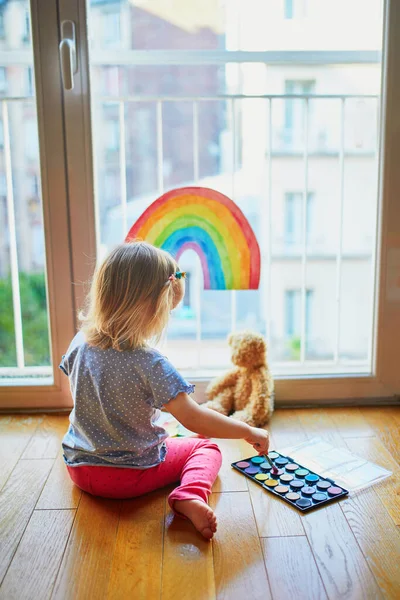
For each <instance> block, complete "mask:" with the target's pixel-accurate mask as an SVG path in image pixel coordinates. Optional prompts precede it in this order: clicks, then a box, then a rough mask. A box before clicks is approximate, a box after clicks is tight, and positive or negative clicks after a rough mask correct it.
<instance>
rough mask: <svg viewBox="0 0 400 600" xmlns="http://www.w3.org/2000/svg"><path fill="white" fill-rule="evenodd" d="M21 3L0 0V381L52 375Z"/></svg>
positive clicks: (26, 15)
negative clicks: (1, 0) (0, 0)
mask: <svg viewBox="0 0 400 600" xmlns="http://www.w3.org/2000/svg"><path fill="white" fill-rule="evenodd" d="M29 10H30V9H29V2H28V0H26V1H21V2H2V3H1V4H0V382H1V383H2V384H4V385H9V384H12V383H19V384H24V383H27V384H28V383H31V382H32V378H35V379H36V378H39V379H40V380H41V383H44V382H45V383H50V382H51V381H52V369H51V360H50V344H49V325H48V313H47V292H46V278H45V250H44V230H43V213H42V199H41V185H40V164H39V143H38V129H37V114H36V102H35V89H34V71H33V56H32V39H31V28H30V12H29Z"/></svg>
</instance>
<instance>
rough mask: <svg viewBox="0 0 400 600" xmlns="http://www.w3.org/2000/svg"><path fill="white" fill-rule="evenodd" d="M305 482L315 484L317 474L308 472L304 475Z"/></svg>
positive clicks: (317, 479) (317, 478)
mask: <svg viewBox="0 0 400 600" xmlns="http://www.w3.org/2000/svg"><path fill="white" fill-rule="evenodd" d="M305 480H306V483H308V485H315V484H316V483H317V481H319V477H318V475H314V474H313V473H309V475H306V476H305Z"/></svg>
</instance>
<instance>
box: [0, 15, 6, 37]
mask: <svg viewBox="0 0 400 600" xmlns="http://www.w3.org/2000/svg"><path fill="white" fill-rule="evenodd" d="M4 37H5V27H4V9H2V10H0V39H2V40H3V39H4Z"/></svg>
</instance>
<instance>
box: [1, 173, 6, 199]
mask: <svg viewBox="0 0 400 600" xmlns="http://www.w3.org/2000/svg"><path fill="white" fill-rule="evenodd" d="M6 196H7V179H6V175H5V173H0V198H5V197H6Z"/></svg>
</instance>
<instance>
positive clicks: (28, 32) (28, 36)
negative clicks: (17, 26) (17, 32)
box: [22, 10, 31, 43]
mask: <svg viewBox="0 0 400 600" xmlns="http://www.w3.org/2000/svg"><path fill="white" fill-rule="evenodd" d="M22 39H23V41H24V42H25V43H29V42H30V39H31V22H30V17H29V10H26V11H25V20H24V33H23V38H22Z"/></svg>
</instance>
